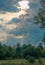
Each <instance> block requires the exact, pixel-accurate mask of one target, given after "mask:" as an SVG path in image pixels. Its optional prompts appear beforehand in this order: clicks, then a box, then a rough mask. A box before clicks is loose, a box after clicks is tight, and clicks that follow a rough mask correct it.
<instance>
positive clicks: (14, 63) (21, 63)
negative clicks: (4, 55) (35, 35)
mask: <svg viewBox="0 0 45 65" xmlns="http://www.w3.org/2000/svg"><path fill="white" fill-rule="evenodd" d="M0 65H45V59H42V62H40V61H39V60H36V61H35V62H34V63H29V62H28V61H27V60H25V59H17V60H0Z"/></svg>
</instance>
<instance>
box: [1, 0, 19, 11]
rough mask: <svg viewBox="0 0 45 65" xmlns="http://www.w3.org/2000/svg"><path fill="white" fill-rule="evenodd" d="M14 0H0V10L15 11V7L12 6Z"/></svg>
mask: <svg viewBox="0 0 45 65" xmlns="http://www.w3.org/2000/svg"><path fill="white" fill-rule="evenodd" d="M15 2H16V0H0V11H8V12H17V11H18V9H17V7H16V6H15V7H14V6H13V5H14V4H16V3H15Z"/></svg>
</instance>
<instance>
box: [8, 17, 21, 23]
mask: <svg viewBox="0 0 45 65" xmlns="http://www.w3.org/2000/svg"><path fill="white" fill-rule="evenodd" d="M19 22H21V19H18V18H13V19H12V20H11V21H10V22H9V23H8V24H15V23H19Z"/></svg>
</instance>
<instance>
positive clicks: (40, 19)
mask: <svg viewBox="0 0 45 65" xmlns="http://www.w3.org/2000/svg"><path fill="white" fill-rule="evenodd" d="M40 4H41V7H40V9H39V12H38V15H37V16H35V19H36V22H35V23H40V25H41V27H44V28H45V0H41V2H40Z"/></svg>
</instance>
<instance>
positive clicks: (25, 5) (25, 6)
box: [18, 1, 29, 10]
mask: <svg viewBox="0 0 45 65" xmlns="http://www.w3.org/2000/svg"><path fill="white" fill-rule="evenodd" d="M18 4H19V7H18V8H20V9H21V10H26V9H29V5H28V4H29V1H20V2H18Z"/></svg>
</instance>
